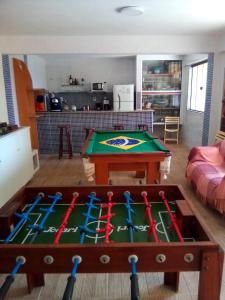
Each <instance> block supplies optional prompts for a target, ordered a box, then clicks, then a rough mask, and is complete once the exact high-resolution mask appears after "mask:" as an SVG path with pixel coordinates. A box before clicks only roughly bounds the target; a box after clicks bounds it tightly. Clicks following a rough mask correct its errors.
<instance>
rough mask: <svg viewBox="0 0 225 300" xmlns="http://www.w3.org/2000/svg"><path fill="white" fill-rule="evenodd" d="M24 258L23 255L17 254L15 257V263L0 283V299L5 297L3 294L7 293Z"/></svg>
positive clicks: (23, 262)
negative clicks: (0, 284)
mask: <svg viewBox="0 0 225 300" xmlns="http://www.w3.org/2000/svg"><path fill="white" fill-rule="evenodd" d="M25 262H26V259H25V257H23V256H18V257H17V258H16V264H15V266H14V267H13V270H12V272H11V273H10V274H9V275H8V276H7V277H6V279H5V281H4V283H3V284H2V286H1V288H0V300H3V299H5V296H6V295H7V293H8V291H9V288H10V286H11V285H12V283H13V282H14V280H15V277H16V274H17V272H18V271H19V269H20V267H21V266H22V265H23V264H25Z"/></svg>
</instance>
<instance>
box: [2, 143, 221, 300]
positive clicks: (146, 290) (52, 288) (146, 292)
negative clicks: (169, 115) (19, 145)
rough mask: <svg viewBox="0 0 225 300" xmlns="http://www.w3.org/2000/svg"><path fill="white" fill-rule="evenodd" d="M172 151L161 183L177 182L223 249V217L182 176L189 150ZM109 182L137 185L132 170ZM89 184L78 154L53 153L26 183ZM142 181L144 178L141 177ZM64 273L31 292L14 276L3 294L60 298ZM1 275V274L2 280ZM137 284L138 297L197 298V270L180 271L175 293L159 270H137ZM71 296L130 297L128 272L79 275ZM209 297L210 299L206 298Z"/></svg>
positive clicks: (86, 298)
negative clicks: (167, 170) (166, 177)
mask: <svg viewBox="0 0 225 300" xmlns="http://www.w3.org/2000/svg"><path fill="white" fill-rule="evenodd" d="M171 149H172V151H173V158H172V166H171V174H170V175H169V177H168V179H167V180H166V181H165V180H162V183H164V182H165V183H176V184H181V185H182V186H183V188H184V190H185V191H186V194H187V196H188V197H189V198H190V199H191V201H192V202H193V204H194V206H195V207H196V208H197V209H198V210H199V212H200V213H201V215H202V216H203V217H204V219H205V220H206V222H207V223H208V225H209V227H210V228H211V231H212V232H213V234H214V237H215V239H216V240H217V241H218V242H219V243H220V245H221V246H222V247H223V249H225V220H224V219H223V218H222V217H221V216H220V215H219V214H218V213H217V212H215V211H212V210H210V209H208V208H206V207H205V206H203V205H202V204H201V203H200V202H199V201H198V200H197V198H196V196H195V194H194V193H193V191H192V188H191V186H190V184H189V183H188V182H187V180H186V178H185V166H186V163H187V155H188V152H189V149H188V148H186V147H185V146H183V145H174V146H173V145H171ZM111 180H112V184H131V185H133V184H140V183H139V180H138V179H135V178H134V173H132V172H131V173H129V174H127V173H121V174H119V173H116V175H115V174H111ZM78 183H79V184H90V183H88V181H87V180H86V178H85V175H84V173H83V166H82V161H81V159H80V158H79V156H75V157H74V158H73V159H72V160H69V159H66V158H64V159H62V160H60V161H59V160H58V159H57V156H46V157H42V159H41V167H40V170H39V171H38V172H37V173H36V175H35V176H34V178H33V179H32V180H31V182H30V183H29V185H30V186H50V185H55V186H64V185H76V184H78ZM143 183H144V180H143ZM67 277H68V274H62V275H46V276H45V279H46V284H45V287H43V288H36V289H34V290H33V292H32V294H30V295H29V294H27V290H26V280H25V276H24V275H18V276H17V277H16V280H15V282H14V284H13V286H12V288H11V290H10V291H9V293H8V295H7V299H40V300H45V299H46V300H47V299H62V295H63V291H64V288H65V284H66V279H67ZM4 278H5V276H3V275H2V276H1V277H0V280H1V282H0V283H2V281H3V279H4ZM139 287H140V294H141V299H142V300H147V299H154V300H162V299H171V300H173V299H174V300H175V299H176V300H178V299H179V300H190V299H192V300H194V299H197V293H198V290H197V287H198V272H189V273H188V272H186V273H181V280H180V287H179V292H178V293H175V292H173V291H172V290H170V289H169V288H167V287H165V286H163V274H162V273H139ZM74 299H77V300H78V299H79V300H80V299H82V300H89V299H92V300H94V299H96V300H97V299H98V300H106V299H113V300H115V299H117V300H119V299H120V300H125V299H130V279H129V274H96V275H93V274H92V275H89V274H79V275H78V277H77V282H76V286H75V290H74ZM223 299H225V275H224V280H223V286H222V291H221V300H223ZM206 300H210V299H206Z"/></svg>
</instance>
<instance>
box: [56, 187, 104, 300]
mask: <svg viewBox="0 0 225 300" xmlns="http://www.w3.org/2000/svg"><path fill="white" fill-rule="evenodd" d="M88 198H89V202H88V203H86V205H87V207H88V210H87V213H83V216H85V221H84V225H83V226H79V228H80V233H81V234H80V244H83V243H84V239H85V236H86V234H87V233H92V234H95V233H96V232H95V230H92V229H90V228H88V223H89V221H90V220H92V221H93V220H97V218H96V217H94V216H92V215H91V210H92V209H98V207H97V206H95V205H94V201H100V199H98V198H96V194H95V193H94V192H93V193H91V194H90V195H88ZM72 261H73V267H72V271H71V273H70V276H69V277H68V279H67V284H66V288H65V291H64V294H63V298H62V300H71V299H72V297H73V289H74V285H75V282H76V273H77V268H78V264H79V263H80V262H81V257H80V256H78V255H76V256H74V257H73V259H72Z"/></svg>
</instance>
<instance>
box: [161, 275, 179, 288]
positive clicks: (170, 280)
mask: <svg viewBox="0 0 225 300" xmlns="http://www.w3.org/2000/svg"><path fill="white" fill-rule="evenodd" d="M179 279H180V272H165V274H164V284H165V285H169V286H170V287H172V289H173V290H174V291H175V292H177V291H178V289H179Z"/></svg>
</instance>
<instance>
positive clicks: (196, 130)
mask: <svg viewBox="0 0 225 300" xmlns="http://www.w3.org/2000/svg"><path fill="white" fill-rule="evenodd" d="M207 57H208V56H207V55H206V54H195V55H186V56H184V57H183V62H182V63H183V69H182V96H181V115H182V123H183V126H182V139H183V141H184V142H185V144H186V145H187V146H189V147H190V148H191V147H194V146H199V145H201V144H202V129H203V118H204V113H201V112H193V111H188V110H187V100H188V81H189V70H190V65H191V64H193V63H196V62H199V61H201V60H204V59H207Z"/></svg>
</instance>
